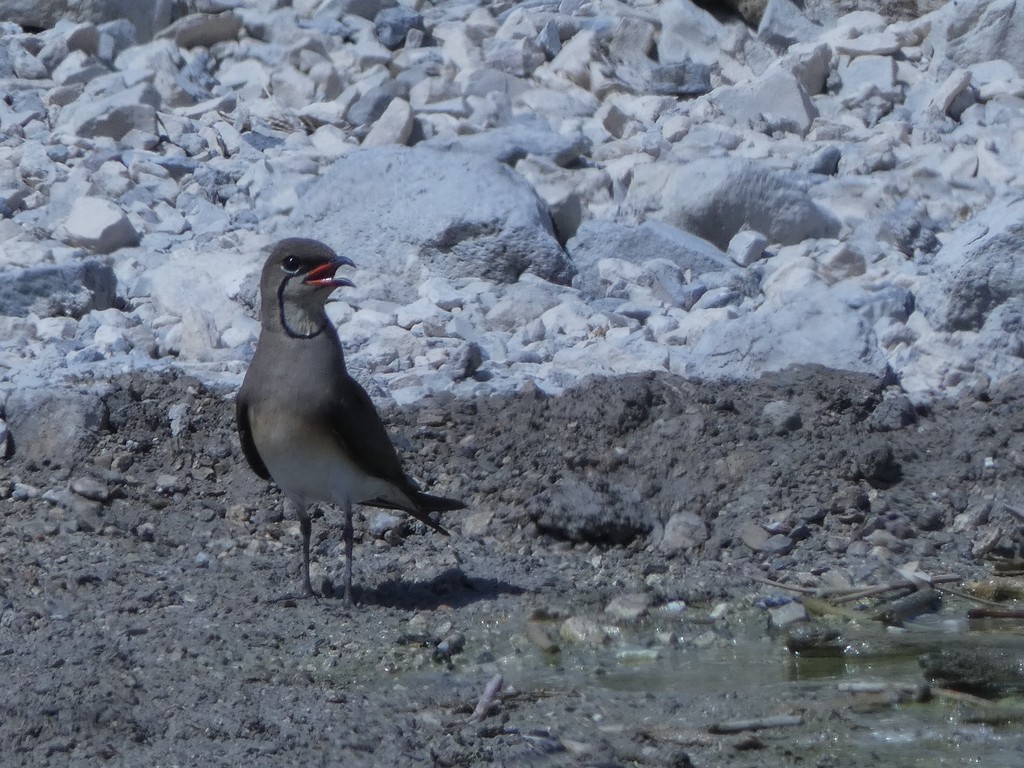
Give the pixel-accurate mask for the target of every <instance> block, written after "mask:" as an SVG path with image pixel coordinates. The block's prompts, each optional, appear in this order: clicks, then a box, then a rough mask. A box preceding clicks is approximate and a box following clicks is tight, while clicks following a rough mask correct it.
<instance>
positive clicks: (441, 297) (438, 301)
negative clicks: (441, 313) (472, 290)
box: [417, 276, 465, 312]
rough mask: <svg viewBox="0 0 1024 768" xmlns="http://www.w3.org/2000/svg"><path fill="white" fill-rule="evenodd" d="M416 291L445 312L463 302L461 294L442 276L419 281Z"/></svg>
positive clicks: (461, 304)
mask: <svg viewBox="0 0 1024 768" xmlns="http://www.w3.org/2000/svg"><path fill="white" fill-rule="evenodd" d="M417 293H419V295H420V296H422V297H423V298H425V299H427V300H428V301H430V302H432V303H433V304H434V305H435V306H438V307H440V308H441V309H443V310H445V311H447V312H450V311H452V310H453V309H455V308H456V307H459V308H461V307H462V306H463V305H464V304H465V298H464V296H463V294H462V293H461V292H459V290H458V289H456V288H455V286H453V285H452V284H451V283H450V282H448V281H447V280H445V279H444V278H443V277H437V276H431V277H428V278H427V279H426V280H424V281H423V282H422V283H420V285H419V288H418V289H417Z"/></svg>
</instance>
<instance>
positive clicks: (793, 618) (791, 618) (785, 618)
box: [768, 600, 807, 629]
mask: <svg viewBox="0 0 1024 768" xmlns="http://www.w3.org/2000/svg"><path fill="white" fill-rule="evenodd" d="M768 615H769V616H770V617H771V622H772V626H773V627H776V628H777V629H785V628H786V627H790V626H792V625H794V624H798V623H800V622H802V621H807V609H806V608H804V606H803V604H801V603H798V602H796V601H795V600H794V601H791V602H788V603H786V604H785V605H780V606H777V607H775V608H769V609H768Z"/></svg>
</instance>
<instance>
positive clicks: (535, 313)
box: [486, 276, 565, 331]
mask: <svg viewBox="0 0 1024 768" xmlns="http://www.w3.org/2000/svg"><path fill="white" fill-rule="evenodd" d="M525 278H526V276H524V279H520V280H519V281H518V282H516V283H512V284H511V285H509V286H507V287H506V289H505V291H504V295H503V296H502V297H501V298H500V299H498V301H497V303H496V304H495V305H494V306H493V307H491V308H490V310H488V312H487V314H486V320H487V323H488V326H489V327H493V328H497V329H499V330H503V331H514V330H515V329H517V328H520V327H521V326H523V325H525V324H526V323H528V322H530V321H531V320H534V319H535V318H538V317H540V316H541V315H542V314H544V313H545V312H547V311H548V310H549V309H551V308H552V307H555V306H558V304H559V303H560V302H561V301H562V295H563V293H564V290H565V289H564V288H562V287H561V286H556V285H553V284H551V283H546V282H543V281H540V280H533V279H525Z"/></svg>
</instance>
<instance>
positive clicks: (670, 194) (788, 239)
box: [626, 158, 839, 248]
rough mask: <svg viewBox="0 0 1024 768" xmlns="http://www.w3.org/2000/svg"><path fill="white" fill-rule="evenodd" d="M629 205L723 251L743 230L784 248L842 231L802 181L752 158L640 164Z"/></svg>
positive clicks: (628, 199) (632, 186) (630, 194)
mask: <svg viewBox="0 0 1024 768" xmlns="http://www.w3.org/2000/svg"><path fill="white" fill-rule="evenodd" d="M626 204H627V205H628V206H629V207H630V208H631V209H632V210H634V211H636V212H638V213H642V214H644V215H646V216H647V217H650V218H655V219H659V220H661V221H665V222H668V223H669V224H672V225H673V226H676V227H679V228H680V229H682V230H685V231H687V232H692V233H693V234H695V235H697V236H699V237H703V238H704V239H705V240H709V241H710V242H712V243H714V244H715V245H716V246H718V247H719V248H727V247H728V246H729V241H730V240H731V239H732V237H733V236H734V235H736V234H737V233H738V232H740V231H741V230H743V229H752V230H756V231H758V232H763V233H764V234H765V236H767V238H768V240H769V241H770V242H772V243H779V244H782V245H787V244H793V243H799V242H801V241H802V240H806V239H807V238H812V237H835V236H836V235H837V234H838V233H839V221H838V220H837V219H836V218H835V217H834V216H833V215H832V214H831V213H829V212H828V211H826V210H824V209H822V208H820V207H819V206H818V205H816V204H815V203H814V201H813V200H812V199H811V196H810V195H809V194H808V192H807V191H806V189H805V185H804V180H803V178H802V177H800V176H798V175H796V174H789V173H782V172H779V171H775V170H773V169H771V168H769V167H767V166H765V165H762V164H760V163H757V162H754V161H749V160H740V159H730V158H712V159H706V160H695V161H694V162H691V163H658V164H650V165H641V166H638V167H637V168H635V169H634V171H633V183H632V184H631V185H630V187H629V192H628V194H627V195H626Z"/></svg>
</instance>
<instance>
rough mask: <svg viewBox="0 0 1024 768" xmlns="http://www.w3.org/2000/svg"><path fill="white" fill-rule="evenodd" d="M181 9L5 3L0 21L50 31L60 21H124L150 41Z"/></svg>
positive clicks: (95, 0) (157, 0) (108, 0)
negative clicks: (2, 19)
mask: <svg viewBox="0 0 1024 768" xmlns="http://www.w3.org/2000/svg"><path fill="white" fill-rule="evenodd" d="M182 6H183V4H182V3H178V2H176V1H175V0H150V1H149V2H141V3H140V2H138V0H86V1H85V2H75V3H68V2H67V0H5V2H4V9H3V18H4V21H13V22H14V23H15V24H19V25H21V26H22V27H30V28H37V29H49V28H51V27H53V26H55V25H56V24H57V23H58V22H60V21H61V20H71V21H83V22H92V23H93V24H100V23H102V22H109V21H115V20H118V19H124V20H127V21H129V22H131V24H132V25H133V26H134V27H135V29H136V31H137V34H138V39H139V40H149V39H150V38H152V37H153V35H154V34H155V33H156V32H157V31H158V30H160V29H163V28H164V27H166V26H167V25H168V24H170V23H171V22H172V21H173V20H174V18H175V17H176V16H178V15H180V13H181V8H182Z"/></svg>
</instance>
